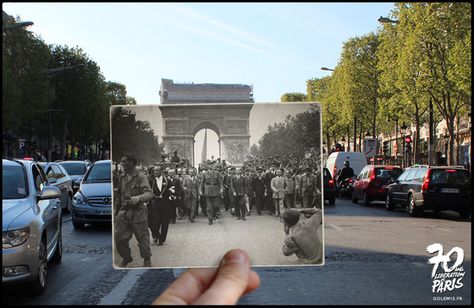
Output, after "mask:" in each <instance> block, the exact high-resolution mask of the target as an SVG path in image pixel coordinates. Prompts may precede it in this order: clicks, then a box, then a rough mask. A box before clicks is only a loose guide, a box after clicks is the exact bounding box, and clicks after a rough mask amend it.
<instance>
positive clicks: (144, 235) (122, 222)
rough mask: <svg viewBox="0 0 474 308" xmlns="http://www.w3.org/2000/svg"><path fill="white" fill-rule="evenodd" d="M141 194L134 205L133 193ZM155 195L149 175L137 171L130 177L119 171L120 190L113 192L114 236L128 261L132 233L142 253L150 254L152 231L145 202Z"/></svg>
mask: <svg viewBox="0 0 474 308" xmlns="http://www.w3.org/2000/svg"><path fill="white" fill-rule="evenodd" d="M137 196H138V197H139V199H140V201H139V202H138V203H137V204H135V205H129V204H128V200H129V199H130V197H137ZM152 198H153V193H152V191H151V188H150V184H149V182H148V179H147V177H146V175H144V174H143V173H139V172H138V171H134V172H133V174H132V175H131V177H129V176H128V175H127V174H126V173H124V174H122V175H120V177H119V180H118V185H117V191H116V193H115V194H114V199H115V200H114V213H115V217H114V227H115V229H114V238H115V247H116V249H117V252H118V254H119V255H120V256H121V257H122V258H123V259H124V260H126V261H129V262H130V261H131V260H132V255H131V252H130V247H129V243H128V242H129V241H130V239H131V238H132V235H135V238H136V239H137V242H138V248H139V249H140V256H141V257H142V258H143V259H149V258H150V257H151V251H150V233H149V232H148V221H147V220H148V217H147V216H148V214H147V208H146V206H145V203H146V202H148V201H149V200H151V199H152Z"/></svg>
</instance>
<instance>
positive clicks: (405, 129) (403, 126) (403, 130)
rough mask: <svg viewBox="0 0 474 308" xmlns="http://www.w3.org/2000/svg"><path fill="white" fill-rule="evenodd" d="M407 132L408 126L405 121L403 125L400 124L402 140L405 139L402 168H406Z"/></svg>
mask: <svg viewBox="0 0 474 308" xmlns="http://www.w3.org/2000/svg"><path fill="white" fill-rule="evenodd" d="M406 132H407V126H406V125H405V122H403V124H402V126H400V135H401V137H402V140H403V146H402V153H403V156H402V157H403V158H402V168H405V155H406V151H405V134H406Z"/></svg>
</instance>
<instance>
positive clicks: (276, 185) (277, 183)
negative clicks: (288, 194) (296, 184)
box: [270, 169, 286, 221]
mask: <svg viewBox="0 0 474 308" xmlns="http://www.w3.org/2000/svg"><path fill="white" fill-rule="evenodd" d="M281 174H282V171H281V169H277V171H276V176H275V177H274V178H273V179H272V181H271V183H270V187H271V189H272V192H273V204H274V206H275V216H277V217H280V215H281V214H282V213H283V210H284V209H283V200H284V199H285V189H286V179H285V178H284V177H282V176H281ZM280 221H283V220H282V218H281V217H280Z"/></svg>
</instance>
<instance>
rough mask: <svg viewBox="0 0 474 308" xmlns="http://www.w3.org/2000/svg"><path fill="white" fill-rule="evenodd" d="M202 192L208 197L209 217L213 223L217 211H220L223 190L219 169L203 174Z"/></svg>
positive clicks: (210, 222)
mask: <svg viewBox="0 0 474 308" xmlns="http://www.w3.org/2000/svg"><path fill="white" fill-rule="evenodd" d="M200 192H201V194H202V195H203V196H204V197H205V199H206V208H207V218H208V219H209V224H210V225H212V221H213V220H214V218H215V216H216V214H217V213H216V212H217V211H219V204H220V198H221V196H220V195H221V192H222V179H221V176H220V174H219V173H217V171H214V170H211V171H208V172H205V173H204V174H203V175H202V181H201V185H200Z"/></svg>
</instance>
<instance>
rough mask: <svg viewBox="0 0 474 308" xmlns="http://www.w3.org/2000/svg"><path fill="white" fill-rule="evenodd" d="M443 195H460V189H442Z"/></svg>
mask: <svg viewBox="0 0 474 308" xmlns="http://www.w3.org/2000/svg"><path fill="white" fill-rule="evenodd" d="M441 192H442V193H448V194H457V193H459V189H457V188H441Z"/></svg>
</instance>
